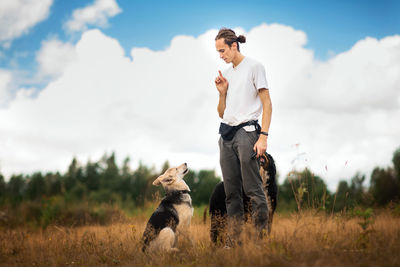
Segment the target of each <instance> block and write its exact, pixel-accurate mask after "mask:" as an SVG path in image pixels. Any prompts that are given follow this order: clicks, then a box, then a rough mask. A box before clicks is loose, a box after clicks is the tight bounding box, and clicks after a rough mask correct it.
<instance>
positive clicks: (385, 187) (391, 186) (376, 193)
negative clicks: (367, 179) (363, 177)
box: [370, 167, 400, 206]
mask: <svg viewBox="0 0 400 267" xmlns="http://www.w3.org/2000/svg"><path fill="white" fill-rule="evenodd" d="M370 184H371V185H370V192H371V194H372V196H373V198H374V201H375V203H376V204H377V205H378V206H385V205H386V204H388V203H389V202H390V201H396V200H398V199H399V197H400V186H399V181H398V179H397V178H396V176H395V171H394V169H392V168H387V169H386V170H385V169H381V168H379V167H377V168H375V169H374V170H373V171H372V174H371V183H370Z"/></svg>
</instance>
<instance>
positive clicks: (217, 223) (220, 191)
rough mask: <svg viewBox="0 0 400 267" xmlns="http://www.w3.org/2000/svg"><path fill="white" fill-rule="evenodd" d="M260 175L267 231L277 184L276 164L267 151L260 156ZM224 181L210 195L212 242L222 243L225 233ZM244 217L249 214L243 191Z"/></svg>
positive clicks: (248, 201)
mask: <svg viewBox="0 0 400 267" xmlns="http://www.w3.org/2000/svg"><path fill="white" fill-rule="evenodd" d="M260 175H261V178H262V181H263V189H264V194H265V197H266V200H267V206H268V233H270V232H271V228H272V219H273V216H274V212H275V209H276V205H277V195H278V186H277V182H276V166H275V162H274V159H273V158H272V156H271V155H270V154H268V153H265V154H264V155H262V156H261V157H260ZM225 196H226V195H225V190H224V182H220V183H218V184H217V185H216V186H215V188H214V191H213V193H212V194H211V197H210V205H209V206H210V217H211V230H210V237H211V241H212V242H213V243H214V244H224V243H225V242H224V239H225V233H226V216H227V211H226V205H225ZM243 207H244V212H245V218H248V217H249V216H251V205H250V198H249V197H247V196H246V195H245V194H244V192H243Z"/></svg>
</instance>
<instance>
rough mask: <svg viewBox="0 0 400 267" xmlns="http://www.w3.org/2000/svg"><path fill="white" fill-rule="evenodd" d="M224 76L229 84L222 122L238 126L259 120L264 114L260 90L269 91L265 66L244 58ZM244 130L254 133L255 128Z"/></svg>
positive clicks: (225, 72) (249, 127)
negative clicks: (259, 94) (262, 113)
mask: <svg viewBox="0 0 400 267" xmlns="http://www.w3.org/2000/svg"><path fill="white" fill-rule="evenodd" d="M222 75H223V76H224V77H225V78H226V79H227V80H228V82H229V86H228V92H227V94H226V107H225V111H224V116H223V118H222V122H223V123H226V124H228V125H231V126H236V125H239V124H241V123H243V122H247V121H251V120H258V118H259V117H260V114H261V112H262V103H261V100H260V97H259V96H258V90H259V89H262V88H266V89H268V83H267V78H266V76H265V69H264V66H263V65H262V64H261V63H259V62H258V61H256V60H254V59H251V58H249V57H244V58H243V60H242V61H241V62H240V63H239V65H237V66H236V67H235V68H234V67H233V65H232V66H230V67H229V68H228V69H227V70H225V71H224V72H223V74H222ZM244 129H245V130H246V131H254V130H255V127H254V126H246V127H244Z"/></svg>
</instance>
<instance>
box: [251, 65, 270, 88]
mask: <svg viewBox="0 0 400 267" xmlns="http://www.w3.org/2000/svg"><path fill="white" fill-rule="evenodd" d="M253 83H254V86H255V87H256V89H257V90H259V89H262V88H266V89H269V88H268V82H267V77H266V75H265V68H264V66H263V65H262V64H256V65H255V66H254V72H253Z"/></svg>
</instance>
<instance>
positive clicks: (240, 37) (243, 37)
mask: <svg viewBox="0 0 400 267" xmlns="http://www.w3.org/2000/svg"><path fill="white" fill-rule="evenodd" d="M237 41H238V42H239V43H245V42H246V37H245V36H243V35H239V37H238V38H237Z"/></svg>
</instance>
